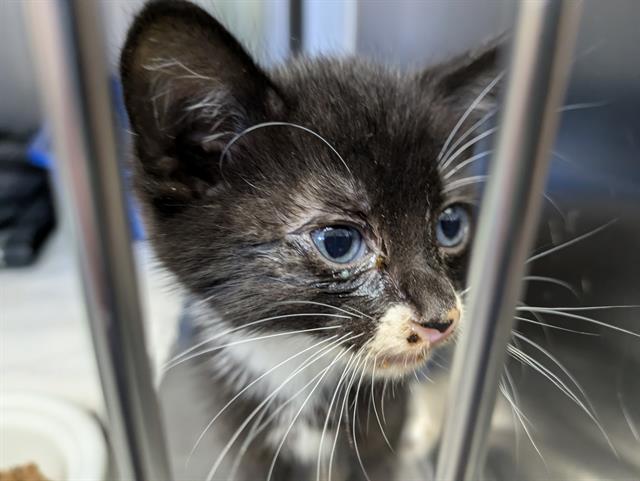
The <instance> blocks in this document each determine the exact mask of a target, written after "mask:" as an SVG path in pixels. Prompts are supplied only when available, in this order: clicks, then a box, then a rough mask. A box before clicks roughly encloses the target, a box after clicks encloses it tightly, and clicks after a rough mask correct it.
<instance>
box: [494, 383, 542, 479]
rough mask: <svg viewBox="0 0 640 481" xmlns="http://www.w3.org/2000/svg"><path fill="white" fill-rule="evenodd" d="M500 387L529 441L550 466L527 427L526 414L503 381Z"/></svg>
mask: <svg viewBox="0 0 640 481" xmlns="http://www.w3.org/2000/svg"><path fill="white" fill-rule="evenodd" d="M512 386H513V385H512ZM498 387H499V388H500V392H501V393H502V395H503V396H504V397H505V399H506V400H507V402H508V403H509V405H510V406H511V409H512V410H513V412H514V415H515V416H516V418H517V419H518V421H519V422H520V424H521V425H522V429H523V430H524V432H525V434H526V435H527V438H529V442H531V445H532V446H533V449H535V451H536V453H538V456H540V459H541V460H542V462H543V463H544V465H545V466H547V467H548V465H547V461H546V460H545V459H544V456H543V455H542V452H541V451H540V448H538V445H537V444H536V442H535V441H534V440H533V436H532V435H531V433H530V432H529V428H528V427H527V422H526V421H527V418H526V417H525V416H524V414H522V411H520V408H519V407H518V406H517V405H516V402H515V401H514V399H512V397H511V396H510V395H509V393H508V392H507V389H506V387H505V385H504V384H503V383H500V384H499V385H498ZM512 389H513V387H512ZM514 395H515V394H514ZM516 442H517V441H516ZM516 453H518V448H517V447H516Z"/></svg>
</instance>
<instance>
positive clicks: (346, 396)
mask: <svg viewBox="0 0 640 481" xmlns="http://www.w3.org/2000/svg"><path fill="white" fill-rule="evenodd" d="M358 356H359V353H358V355H356V363H355V364H354V365H353V367H352V371H353V374H352V375H351V378H350V379H349V382H347V383H346V384H344V387H345V392H344V398H343V400H342V406H341V408H340V414H339V415H338V426H339V423H340V422H341V420H342V416H343V415H344V408H345V405H346V404H347V400H348V399H349V393H350V390H351V386H352V385H353V381H354V378H355V375H356V374H357V372H358V366H359V358H358ZM339 436H340V429H339V428H338V429H336V435H335V437H334V439H333V446H332V448H331V454H330V455H329V471H328V472H327V477H328V481H331V474H332V471H333V458H334V456H335V453H336V446H337V444H338V437H339Z"/></svg>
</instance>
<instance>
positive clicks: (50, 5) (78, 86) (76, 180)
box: [25, 0, 170, 481]
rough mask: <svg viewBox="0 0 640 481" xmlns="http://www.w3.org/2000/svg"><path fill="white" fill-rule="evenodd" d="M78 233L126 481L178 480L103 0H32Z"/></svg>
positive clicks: (37, 50)
mask: <svg viewBox="0 0 640 481" xmlns="http://www.w3.org/2000/svg"><path fill="white" fill-rule="evenodd" d="M25 7H26V13H27V19H28V23H29V27H30V34H31V37H32V43H33V50H34V54H35V59H36V63H37V66H38V68H39V81H40V88H41V92H42V93H43V101H44V105H45V108H46V112H47V114H48V120H49V123H50V126H51V128H52V131H53V134H54V144H55V153H56V161H57V165H58V167H59V170H60V174H61V178H60V180H61V181H62V189H61V190H62V192H61V194H62V196H63V202H64V203H65V207H66V210H67V212H70V213H71V215H72V220H73V227H74V229H75V234H76V239H77V247H78V254H79V258H80V265H81V269H82V278H83V286H84V294H85V301H86V308H87V311H88V315H89V319H90V324H91V331H92V335H93V341H94V347H95V351H96V356H97V360H98V366H99V371H100V376H101V380H102V387H103V391H104V396H105V401H106V405H107V410H108V418H109V435H110V440H111V446H112V449H113V453H114V455H115V457H116V465H117V468H118V471H119V476H118V479H121V480H136V481H150V480H153V481H163V480H168V479H170V471H169V465H168V457H167V451H166V447H165V443H164V436H163V431H162V426H161V422H160V413H159V409H158V404H157V400H156V396H155V392H154V389H153V385H152V378H151V371H150V367H149V359H148V357H147V353H146V350H145V345H144V339H145V338H144V330H143V324H142V316H141V308H140V304H139V300H138V287H137V282H136V272H135V266H134V260H133V255H132V252H131V245H130V243H131V237H130V231H129V224H128V221H127V215H126V213H125V203H124V194H123V189H122V180H121V175H120V172H119V168H118V164H119V162H118V160H119V155H118V148H117V145H116V132H115V128H114V124H115V116H114V112H113V109H112V103H111V99H110V92H109V76H108V74H109V71H108V67H107V62H106V51H105V48H104V38H103V36H102V28H101V27H102V26H101V25H100V18H101V14H100V11H99V5H98V4H97V2H93V1H86V0H58V1H47V2H25Z"/></svg>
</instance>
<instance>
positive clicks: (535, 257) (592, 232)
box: [527, 219, 618, 263]
mask: <svg viewBox="0 0 640 481" xmlns="http://www.w3.org/2000/svg"><path fill="white" fill-rule="evenodd" d="M617 221H618V219H613V220H611V221H609V222H607V223H606V224H603V225H601V226H600V227H596V228H595V229H593V230H590V231H589V232H587V233H585V234H582V235H580V236H578V237H574V238H573V239H570V240H568V241H566V242H563V243H562V244H558V245H557V246H555V247H552V248H550V249H548V250H546V251H544V252H540V253H539V254H535V255H533V256H531V257H529V259H527V263H529V262H533V261H536V260H538V259H541V258H543V257H546V256H548V255H549V254H553V253H554V252H557V251H559V250H561V249H564V248H566V247H569V246H571V245H573V244H575V243H577V242H580V241H582V240H584V239H587V238H589V237H591V236H593V235H595V234H597V233H598V232H600V231H602V230H604V229H606V228H607V227H610V226H611V225H612V224H615V223H616V222H617Z"/></svg>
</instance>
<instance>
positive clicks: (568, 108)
mask: <svg viewBox="0 0 640 481" xmlns="http://www.w3.org/2000/svg"><path fill="white" fill-rule="evenodd" d="M607 105H611V102H609V101H606V100H600V101H598V102H580V103H575V104H569V105H563V106H562V107H560V108H559V109H558V110H557V112H572V111H574V110H584V109H594V108H598V107H606V106H607Z"/></svg>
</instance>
